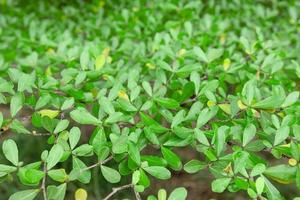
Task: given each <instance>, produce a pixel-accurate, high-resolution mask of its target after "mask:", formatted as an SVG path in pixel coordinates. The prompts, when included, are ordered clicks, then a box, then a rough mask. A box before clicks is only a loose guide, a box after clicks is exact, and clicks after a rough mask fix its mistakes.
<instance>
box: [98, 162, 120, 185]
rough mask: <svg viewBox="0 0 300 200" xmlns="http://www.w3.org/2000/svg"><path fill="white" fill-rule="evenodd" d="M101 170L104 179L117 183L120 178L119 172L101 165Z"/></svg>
mask: <svg viewBox="0 0 300 200" xmlns="http://www.w3.org/2000/svg"><path fill="white" fill-rule="evenodd" d="M101 172H102V175H103V176H104V178H105V180H107V181H108V182H110V183H118V182H120V180H121V175H120V173H119V172H118V171H117V170H115V169H113V168H110V167H106V166H104V165H102V166H101Z"/></svg>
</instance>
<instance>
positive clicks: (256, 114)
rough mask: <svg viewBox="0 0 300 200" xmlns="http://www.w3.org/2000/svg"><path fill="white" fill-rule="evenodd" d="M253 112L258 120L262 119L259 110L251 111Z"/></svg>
mask: <svg viewBox="0 0 300 200" xmlns="http://www.w3.org/2000/svg"><path fill="white" fill-rule="evenodd" d="M251 111H252V113H253V115H254V117H257V118H258V117H260V114H259V112H258V111H257V110H255V109H251Z"/></svg>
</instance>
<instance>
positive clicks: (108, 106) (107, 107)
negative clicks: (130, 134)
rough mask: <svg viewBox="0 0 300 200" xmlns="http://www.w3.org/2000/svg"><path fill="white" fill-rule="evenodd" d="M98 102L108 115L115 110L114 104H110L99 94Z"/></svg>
mask: <svg viewBox="0 0 300 200" xmlns="http://www.w3.org/2000/svg"><path fill="white" fill-rule="evenodd" d="M99 104H100V107H101V108H102V109H103V110H104V111H105V112H106V113H107V114H109V115H111V114H113V113H114V112H115V109H114V106H113V105H112V103H111V101H110V100H109V99H108V98H107V97H105V96H100V98H99Z"/></svg>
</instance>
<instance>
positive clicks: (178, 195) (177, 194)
mask: <svg viewBox="0 0 300 200" xmlns="http://www.w3.org/2000/svg"><path fill="white" fill-rule="evenodd" d="M186 198H187V191H186V189H185V188H184V187H179V188H176V189H175V190H173V191H172V192H171V194H170V196H169V197H168V200H185V199H186Z"/></svg>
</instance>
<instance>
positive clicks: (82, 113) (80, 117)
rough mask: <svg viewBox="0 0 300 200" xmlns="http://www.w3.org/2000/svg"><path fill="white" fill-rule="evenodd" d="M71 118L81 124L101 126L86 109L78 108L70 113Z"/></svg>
mask: <svg viewBox="0 0 300 200" xmlns="http://www.w3.org/2000/svg"><path fill="white" fill-rule="evenodd" d="M70 116H71V118H72V119H73V120H74V121H76V122H77V123H79V124H91V125H99V124H101V121H100V120H99V119H97V118H96V117H94V116H93V115H91V114H90V113H89V112H88V111H87V110H86V109H84V108H77V109H76V110H73V111H72V112H70Z"/></svg>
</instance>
